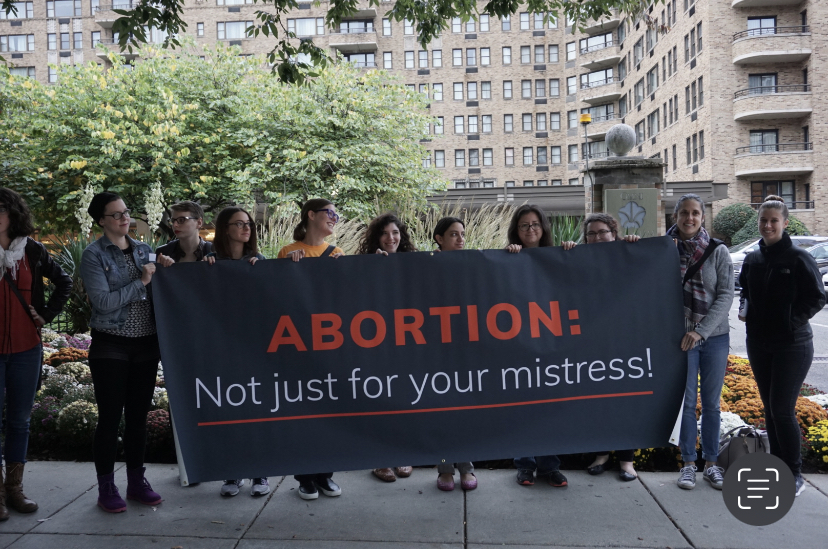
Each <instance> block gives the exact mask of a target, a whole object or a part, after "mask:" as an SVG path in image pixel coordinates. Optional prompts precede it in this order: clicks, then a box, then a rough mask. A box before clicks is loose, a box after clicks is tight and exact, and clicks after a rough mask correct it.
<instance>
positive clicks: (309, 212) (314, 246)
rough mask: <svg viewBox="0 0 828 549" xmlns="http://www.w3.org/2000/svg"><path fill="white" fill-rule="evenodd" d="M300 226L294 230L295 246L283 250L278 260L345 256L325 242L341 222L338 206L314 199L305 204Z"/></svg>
mask: <svg viewBox="0 0 828 549" xmlns="http://www.w3.org/2000/svg"><path fill="white" fill-rule="evenodd" d="M300 217H301V219H300V221H299V224H298V225H297V226H296V228H295V229H293V240H295V242H294V243H293V244H288V245H287V246H285V247H284V248H282V249H281V250H279V255H277V256H276V258H277V259H284V258H286V257H290V258H291V259H292V260H293V261H299V260H300V259H302V258H303V257H328V256H330V257H339V256H341V255H345V254H343V253H342V250H341V249H340V248H337V247H336V246H333V245H332V244H328V243H327V242H325V238H327V237H328V236H330V235H332V234H333V232H334V227H336V224H337V222H338V221H339V214H338V213H336V206H334V205H333V202H331V201H330V200H325V199H324V198H314V199H312V200H308V201H307V202H305V205H304V206H302V213H301V215H300Z"/></svg>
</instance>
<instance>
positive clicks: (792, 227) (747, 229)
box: [732, 212, 811, 246]
mask: <svg viewBox="0 0 828 549" xmlns="http://www.w3.org/2000/svg"><path fill="white" fill-rule="evenodd" d="M788 220H789V223H788V228H787V229H785V230H786V231H787V232H788V234H791V235H799V236H808V235H809V234H811V233H810V231H808V227H806V226H805V224H804V223H803V222H802V221H800V220H799V219H797V218H796V217H794V216H793V215H789V216H788ZM760 236H761V235H760V234H759V213H758V212H753V215H751V217H750V219H748V220H747V221H746V222H745V225H744V226H743V227H742V228H741V229H739V230H738V231H737V232H736V234H734V235H733V238H732V240H733V245H734V246H735V245H737V244H741V243H742V242H747V241H748V240H755V239H757V238H759V237H760Z"/></svg>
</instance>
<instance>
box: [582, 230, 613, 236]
mask: <svg viewBox="0 0 828 549" xmlns="http://www.w3.org/2000/svg"><path fill="white" fill-rule="evenodd" d="M611 232H613V231H611V230H609V229H601V230H600V231H589V232H588V233H587V234H586V237H587V238H595V237H596V236H606V235H608V234H610V233H611Z"/></svg>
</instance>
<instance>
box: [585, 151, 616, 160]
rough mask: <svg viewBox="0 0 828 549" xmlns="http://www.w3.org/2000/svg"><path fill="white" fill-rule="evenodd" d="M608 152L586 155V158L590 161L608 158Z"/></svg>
mask: <svg viewBox="0 0 828 549" xmlns="http://www.w3.org/2000/svg"><path fill="white" fill-rule="evenodd" d="M609 155H610V153H609V151H601V152H594V153H587V155H586V158H588V159H590V160H592V159H593V158H607V157H609Z"/></svg>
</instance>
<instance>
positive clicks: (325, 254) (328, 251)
mask: <svg viewBox="0 0 828 549" xmlns="http://www.w3.org/2000/svg"><path fill="white" fill-rule="evenodd" d="M335 249H336V246H333V245H330V244H329V245H328V247H327V248H325V251H324V252H322V255H320V256H319V257H328V256H329V255H331V254H332V253H333V251H334V250H335Z"/></svg>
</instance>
